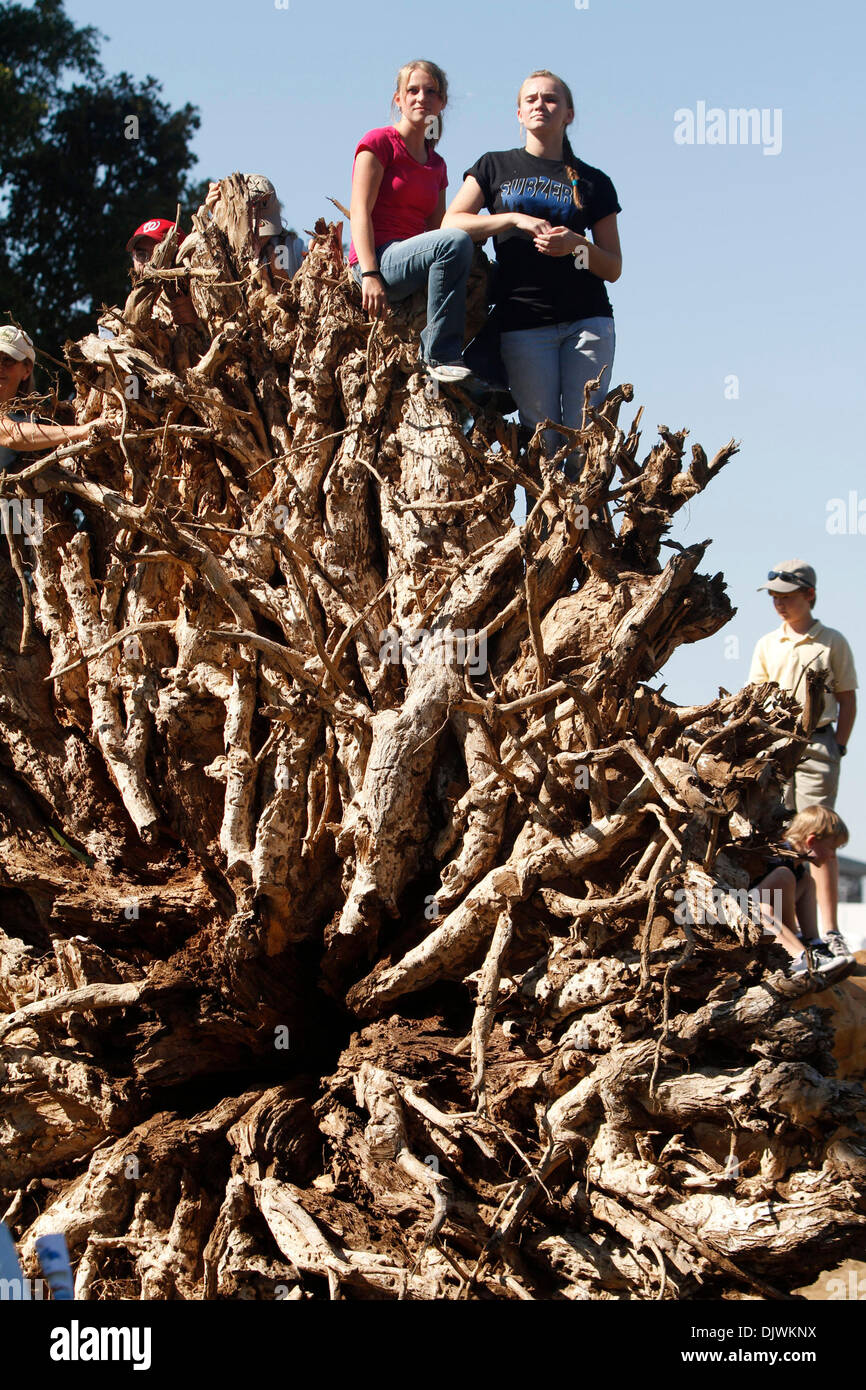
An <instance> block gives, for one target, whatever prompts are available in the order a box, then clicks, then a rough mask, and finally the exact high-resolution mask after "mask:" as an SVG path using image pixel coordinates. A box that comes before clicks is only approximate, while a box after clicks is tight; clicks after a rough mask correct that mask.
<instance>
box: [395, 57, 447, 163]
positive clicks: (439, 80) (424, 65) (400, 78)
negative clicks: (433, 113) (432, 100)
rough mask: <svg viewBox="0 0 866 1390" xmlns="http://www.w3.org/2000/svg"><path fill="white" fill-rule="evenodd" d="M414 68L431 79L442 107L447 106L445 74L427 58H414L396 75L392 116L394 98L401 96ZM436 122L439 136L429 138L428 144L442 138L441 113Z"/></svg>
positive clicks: (436, 64)
mask: <svg viewBox="0 0 866 1390" xmlns="http://www.w3.org/2000/svg"><path fill="white" fill-rule="evenodd" d="M416 68H420V69H421V71H422V72H426V74H427V76H428V77H432V78H433V81H434V82H435V83H436V86H437V87H438V89H439V95H440V97H441V98H442V105H443V107H445V106H447V105H448V78H447V77H446V76H445V73H444V72H443V71H442V69H441V68H440V66H439V64H438V63H431V62H430V59H429V58H415V59H413V61H412V62H411V63H404V64H403V66H402V68H401V69H400V71H399V72H398V73H397V81H396V83H395V84H394V97H393V98H392V100H391V115H392V116H393V114H394V107H395V105H396V98H397V97H398V96H402V95H403V92H404V91H405V90H406V83H407V82H408V81H409V78H410V77H411V76H412V73H413V72H414V71H415V69H416ZM398 109H399V108H398ZM437 120H438V122H439V134H438V135H436V136H431V137H430V143H431V144H433V145H435V144H436V141H437V140H439V139H441V137H442V113H441V112H440V113H439V116H438V117H437Z"/></svg>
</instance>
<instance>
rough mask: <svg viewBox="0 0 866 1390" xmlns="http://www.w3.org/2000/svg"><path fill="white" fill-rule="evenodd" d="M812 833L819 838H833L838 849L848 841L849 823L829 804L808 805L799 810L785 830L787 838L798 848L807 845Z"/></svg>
mask: <svg viewBox="0 0 866 1390" xmlns="http://www.w3.org/2000/svg"><path fill="white" fill-rule="evenodd" d="M810 835H814V836H815V837H816V839H818V840H833V842H834V844H835V846H836V848H837V849H838V848H840V847H841V846H842V845H847V843H848V827H847V825H846V824H845V822H844V821H843V819H842V817H841V816H838V815H837V814H836V812H835V811H831V810H830V808H829V806H807V807H806V808H805V810H803V811H798V812H797V814H796V816H795V817H794V819H793V820H792V821H791V824H790V825H789V826H788V829H787V830H786V831H785V836H786V838H787V839H789V840H790V841H791V844H792V845H794V846H795V847H796V848H797V849H799V848H800V847H801V846H802V845H805V843H806V840H807V838H808V837H809V836H810Z"/></svg>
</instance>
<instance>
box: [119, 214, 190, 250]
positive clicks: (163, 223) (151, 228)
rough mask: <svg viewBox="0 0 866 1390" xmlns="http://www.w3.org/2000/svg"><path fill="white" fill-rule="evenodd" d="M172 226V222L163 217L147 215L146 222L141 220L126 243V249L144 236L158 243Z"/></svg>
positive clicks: (130, 248)
mask: <svg viewBox="0 0 866 1390" xmlns="http://www.w3.org/2000/svg"><path fill="white" fill-rule="evenodd" d="M173 226H174V223H173V222H168V221H167V220H166V219H165V218H164V217H149V218H148V220H147V221H146V222H142V224H141V226H140V227H136V229H135V231H134V232H133V234H132V236H131V237H130V238H129V241H128V242H127V243H126V249H127V251H131V250H132V248H133V246H134V245H135V243H136V242H137V241H139V240H140V239H141V238H142V237H146V238H147V240H148V241H155V242H156V243H157V244H159V242H161V241H162V240H163V238H164V237H166V236H168V234H169V232H170V231H171V229H172V227H173ZM182 240H183V237H181V241H182Z"/></svg>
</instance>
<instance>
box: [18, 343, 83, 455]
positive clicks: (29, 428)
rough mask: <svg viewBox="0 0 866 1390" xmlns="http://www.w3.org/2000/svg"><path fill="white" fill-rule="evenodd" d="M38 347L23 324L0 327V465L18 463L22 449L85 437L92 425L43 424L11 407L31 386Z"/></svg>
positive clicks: (71, 441) (52, 445)
mask: <svg viewBox="0 0 866 1390" xmlns="http://www.w3.org/2000/svg"><path fill="white" fill-rule="evenodd" d="M35 362H36V349H35V348H34V346H33V340H32V338H31V337H30V335H29V334H28V333H25V332H24V330H23V328H16V327H15V325H14V324H11V323H7V324H4V325H3V326H2V327H0V469H3V470H4V471H5V470H6V469H7V468H11V467H12V466H13V465H14V464H15V463H17V455H18V454H19V453H25V454H26V453H32V452H33V451H34V450H38V449H55V448H57V446H58V444H74V443H76V442H77V441H78V440H81V439H86V438H87V436H88V434H89V433H90V429H91V426H90V425H40V424H39V423H38V422H37V421H35V420H31V419H30V417H29V416H28V415H27V414H25V413H23V412H22V411H20V410H15V409H10V407H11V406H12V405H13V402H14V400H15V397H16V396H17V395H19V394H20V393H22V391H25V390H27V389H28V388H29V386H30V383H31V380H32V375H33V366H34V363H35Z"/></svg>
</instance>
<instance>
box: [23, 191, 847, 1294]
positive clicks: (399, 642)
mask: <svg viewBox="0 0 866 1390" xmlns="http://www.w3.org/2000/svg"><path fill="white" fill-rule="evenodd" d="M341 230H342V229H341V226H340V225H326V224H325V223H324V222H320V223H319V224H317V228H316V237H315V242H314V244H313V245H312V247H311V250H310V252H309V255H308V256H307V258H306V261H305V263H304V266H303V268H302V270H301V271H300V272H299V274H298V275H297V276H296V277H295V279H294V280H292V281H291V282H283V283H279V284H276V285H275V284H273V283H271V281H270V279H269V276H268V274H267V272H262V271H261V270H260V269H258V268H257V267H256V265H255V262H254V256H253V248H252V240H251V221H250V210H249V208H248V206H247V204H246V201H245V196H244V186H243V183H242V181H241V180H240V178H239V176H232V178H231V179H229V180H227V181H226V182H225V183H224V185H223V196H222V198H221V200H220V203H219V204H218V208H217V212H216V215H215V217H214V218H213V219H210V218H207V219H202V218H199V219H196V227H195V231H194V240H193V242H192V243H191V247H187V248H185V250H186V252H187V253H188V254H187V259H186V264H187V265H188V267H189V268H190V269H191V272H192V275H191V280H190V284H191V294H192V298H193V301H194V304H195V306H196V310H197V313H198V315H199V323H198V325H194V326H191V327H177V326H175V325H174V324H173V323H171V320H170V316H168V315H166V314H165V312H164V307H165V306H164V302H162V301H160V298H159V294H160V292H161V286H162V283H163V282H162V280H160V279H159V277H158V276H155V277H154V278H152V279H145V281H144V283H143V284H142V285H141V286H140V287H138V288H137V289H136V290H135V291H134V292H133V294H132V296H131V297H130V300H129V301H128V303H127V305H126V308H125V310H124V311H123V314H122V317H121V318H120V319H118V320H116V322H117V323H118V324H120V325H121V327H120V331H119V332H118V335H117V337H116V338H115V339H114V340H113V341H106V340H102V339H99V338H97V337H95V336H91V337H88V338H85V339H83V340H82V341H81V342H79V343H76V344H69V345H68V349H67V355H68V360H69V364H70V368H71V370H72V372H73V375H74V379H75V382H76V389H77V396H76V413H77V416H78V418H79V420H88V419H94V418H95V417H96V416H97V415H99V414H101V413H102V412H103V410H104V409H105V408H106V406H107V408H108V409H109V411H110V412H111V413H112V418H113V425H112V428H111V429H110V430H109V431H105V432H102V437H100V438H94V439H92V440H91V441H90V443H89V444H88V446H87V448H86V449H84V450H81V449H78V450H73V451H62V450H61V451H57V452H56V455H55V456H52V457H51V458H49V459H48V460H47V461H46V460H41V461H39V462H37V463H35V464H32V465H30V466H29V467H26V468H24V469H22V471H20V472H19V473H18V474H13V475H4V478H3V480H2V484H0V486H2V489H3V490H4V491H5V493H6V494H7V496H9V495H18V496H20V497H22V498H25V499H30V501H31V502H33V503H34V504H35V503H39V504H41V507H42V514H43V525H42V532H41V536H35V535H34V536H32V537H29V538H28V541H27V544H25V545H23V546H21V547H20V549H21V551H22V552H23V553H24V555H25V560H28V561H29V566H30V569H31V571H32V572H31V574H30V577H29V578H26V579H25V580H24V587H25V589H26V592H27V598H28V605H24V604H23V603H22V601H21V599H20V597H19V595H20V591H21V588H22V584H21V580H20V577H19V576H18V574H17V572H16V570H15V569H14V568H13V565H12V562H11V561H9V562H7V561H4V562H3V564H2V567H0V583H2V586H3V593H4V600H5V611H6V613H7V622H6V624H5V627H4V631H3V635H2V664H0V778H2V787H3V796H2V799H0V832H2V844H3V853H2V863H0V873H2V878H0V892H2V900H3V908H4V912H3V923H2V932H0V1010H2V1017H0V1076H2V1079H3V1092H2V1101H0V1135H2V1139H3V1149H2V1160H0V1215H2V1214H3V1212H4V1211H5V1213H6V1219H7V1220H8V1222H9V1224H10V1225H11V1227H12V1229H13V1231H14V1233H15V1236H16V1238H17V1240H18V1241H19V1244H20V1247H21V1249H22V1253H23V1256H24V1259H25V1262H32V1259H33V1248H34V1247H33V1242H34V1240H35V1238H36V1236H38V1235H39V1234H40V1233H42V1232H46V1231H56V1230H62V1231H64V1232H65V1233H66V1237H67V1240H68V1242H69V1245H70V1248H71V1251H72V1254H73V1258H74V1260H75V1261H76V1267H77V1274H76V1280H77V1283H76V1288H77V1294H78V1296H79V1297H81V1298H90V1299H100V1298H111V1297H118V1296H123V1297H134V1298H139V1297H143V1298H152V1299H198V1298H217V1299H219V1298H234V1297H244V1298H259V1299H264V1298H274V1297H276V1298H292V1299H306V1298H340V1297H343V1298H349V1299H363V1298H367V1299H383V1298H400V1297H402V1298H413V1299H433V1298H458V1297H464V1298H465V1297H469V1298H478V1299H548V1298H550V1299H584V1298H616V1299H630V1298H637V1299H643V1298H648V1299H655V1298H663V1299H679V1298H690V1299H693V1298H701V1297H711V1298H719V1297H725V1296H728V1295H733V1294H734V1293H737V1292H743V1291H751V1292H752V1293H757V1294H758V1295H759V1296H760V1297H765V1298H784V1297H787V1296H790V1294H791V1291H792V1290H793V1289H794V1288H796V1287H799V1286H800V1285H802V1284H804V1283H806V1282H808V1281H809V1279H810V1278H812V1277H814V1276H815V1275H816V1274H818V1273H819V1272H820V1271H821V1270H822V1269H825V1268H827V1266H828V1264H829V1263H831V1262H833V1261H837V1260H839V1259H841V1258H844V1257H845V1256H846V1255H847V1254H849V1253H850V1252H851V1251H852V1250H853V1249H854V1248H855V1245H856V1243H857V1242H858V1241H860V1240H861V1239H862V1230H863V1225H864V1221H866V1207H864V1194H866V1157H864V1153H866V1150H864V1140H866V1133H864V1129H863V1117H864V1104H863V1092H862V1088H861V1087H860V1086H859V1084H858V1083H856V1082H854V1081H849V1080H841V1079H839V1078H837V1077H836V1076H834V1074H833V1073H834V1063H833V1059H832V1055H831V1049H832V1042H833V1039H832V1030H831V1029H830V1028H829V1027H828V1025H827V1023H826V1019H825V1017H824V1015H823V1014H822V1012H821V1009H820V1004H821V1000H820V998H819V997H818V996H817V995H816V996H814V1002H813V1000H812V999H811V998H810V999H809V1000H804V1007H803V1008H801V1009H800V1010H799V1011H797V1012H794V1011H792V997H793V996H794V995H796V994H798V993H799V994H804V995H805V994H806V993H808V992H810V991H811V989H812V982H810V981H809V980H804V981H803V982H802V983H801V984H800V985H792V982H791V981H790V979H788V978H787V977H786V976H785V974H784V971H783V970H782V967H783V965H784V960H783V958H782V956H781V954H780V953H779V951H778V949H777V948H775V947H773V946H772V945H769V944H767V938H763V939H762V937H761V929H760V926H759V925H757V924H756V921H755V920H754V914H753V913H750V911H749V907H748V901H747V899H746V898H745V894H744V890H745V888H746V887H747V885H748V883H749V881H750V878H751V877H754V875H755V874H756V872H757V871H758V868H759V865H760V864H761V862H762V860H763V858H764V856H765V855H766V852H767V847H768V846H769V845H771V844H772V843H773V842H774V841H775V840H776V839H777V838H778V827H779V819H778V814H777V800H778V792H779V789H780V787H781V786H782V784H783V782H784V780H785V779H786V777H787V776H788V774H789V773H790V771H791V769H792V767H793V765H794V763H795V761H796V758H797V756H798V753H799V750H800V748H801V747H802V743H803V739H804V737H805V735H806V732H807V730H808V728H809V721H810V718H811V719H813V716H812V714H811V707H812V705H814V704H815V700H814V698H813V699H812V701H811V704H810V707H809V709H807V713H806V716H805V717H804V719H803V720H799V719H798V713H797V710H796V709H795V707H794V706H793V704H792V702H791V701H790V699H789V698H788V697H786V696H785V695H783V694H782V693H781V692H779V691H778V690H777V689H776V688H775V687H772V686H764V687H759V688H747V689H746V690H744V691H741V692H739V693H737V694H733V695H729V694H726V693H722V694H721V695H720V697H719V698H718V699H717V700H714V701H711V702H709V703H708V704H706V705H702V706H699V707H692V708H685V707H680V706H677V705H676V704H674V703H673V702H671V701H669V700H668V699H666V698H665V696H664V695H663V693H662V691H661V689H659V688H658V683H657V680H656V678H657V676H658V673H659V672H660V671H661V669H662V667H663V666H664V664H665V662H666V661H667V660H668V658H669V657H670V655H671V654H672V653H673V652H674V651H675V650H676V649H677V648H678V647H679V646H680V645H681V644H682V643H684V642H696V641H699V640H701V639H702V638H704V637H707V636H710V635H711V634H713V633H715V632H717V631H718V630H719V629H720V628H721V627H722V626H723V625H724V624H725V622H727V621H728V619H729V618H730V616H731V614H732V609H731V606H730V602H729V600H728V598H727V594H726V591H725V585H724V582H723V579H722V576H721V575H718V574H717V575H714V576H712V577H710V576H707V575H706V574H703V573H701V572H700V568H699V567H700V565H701V563H702V561H703V557H704V555H705V552H706V549H707V545H708V544H709V542H703V543H701V544H693V545H690V546H686V547H682V546H677V545H674V544H673V543H670V542H666V541H665V540H664V536H665V534H666V532H667V531H668V529H669V527H670V524H671V519H672V518H673V516H674V515H675V514H676V512H677V511H678V510H679V508H680V507H682V506H683V505H684V504H685V503H686V502H688V501H689V500H690V499H691V498H693V497H694V496H696V495H697V494H698V493H699V492H701V491H702V490H703V489H704V488H705V487H706V486H707V485H708V484H709V483H711V482H712V480H713V478H714V477H715V476H716V475H717V473H718V472H719V471H720V469H721V468H722V467H724V466H725V465H726V464H727V463H728V462H729V461H730V459H731V458H732V457H733V455H734V454H735V453H736V446H735V445H734V443H733V442H731V443H730V444H728V445H726V446H725V447H724V448H722V449H720V450H719V451H718V453H717V454H716V455H715V457H714V458H713V459H712V460H711V461H710V460H708V458H707V456H706V455H705V454H704V452H703V450H702V449H701V448H700V446H695V447H693V449H692V452H691V459H690V461H686V459H685V457H684V450H685V431H681V432H673V431H670V430H668V429H666V428H664V427H662V428H661V429H660V432H659V434H660V438H659V442H658V443H657V444H656V445H655V446H653V447H652V448H651V449H650V451H649V453H648V454H647V455H646V456H645V457H644V458H643V459H641V457H640V448H641V444H640V433H639V429H638V424H639V420H640V412H638V413H637V416H636V417H635V418H634V420H633V421H632V423H631V424H628V425H626V424H624V423H620V417H621V416H622V414H623V411H624V409H625V407H626V406H627V405H628V404H629V403H630V401H631V399H632V388H631V386H628V385H625V386H621V387H618V388H617V389H616V390H614V391H612V392H611V393H610V394H609V395H608V397H607V400H606V402H605V404H604V405H603V407H601V408H600V409H590V408H587V410H586V412H585V423H584V427H583V428H582V429H581V430H579V431H567V430H563V431H562V435H563V441H562V449H561V450H560V453H561V455H562V456H564V455H565V454H566V453H569V452H575V451H576V453H577V455H578V458H579V460H580V473H579V478H578V481H577V482H576V483H569V482H567V481H566V479H565V477H564V475H563V473H562V472H561V471H560V468H559V466H558V461H557V460H554V461H548V460H546V459H545V458H544V457H543V455H542V452H541V442H540V432H539V434H538V435H537V436H536V437H533V438H532V439H531V440H530V439H526V438H524V437H523V435H522V432H520V431H519V430H518V429H517V427H516V426H515V425H514V424H513V423H509V422H508V421H507V420H505V419H504V418H503V417H502V416H501V415H499V414H498V413H497V411H496V409H495V402H491V401H490V400H486V401H485V399H484V398H479V397H478V396H474V395H472V394H470V393H469V392H468V391H466V390H463V389H461V388H457V387H455V388H447V389H445V388H442V389H439V388H437V387H435V384H434V383H432V382H430V381H428V380H427V379H426V378H425V376H424V375H423V373H422V372H421V371H420V370H419V367H418V362H417V330H418V327H419V324H420V323H421V315H422V314H423V305H422V303H421V301H420V298H419V297H417V296H416V297H415V298H414V299H413V300H411V301H409V303H408V304H407V305H405V306H402V307H400V308H399V309H398V310H395V311H394V312H393V313H392V314H391V316H390V317H389V318H388V319H387V320H386V321H385V322H383V323H379V324H375V325H373V326H372V327H371V326H370V325H369V324H368V323H367V322H366V321H365V319H364V316H363V314H362V311H361V308H360V301H359V296H358V294H357V293H356V291H355V289H354V285H353V282H352V281H351V277H350V276H349V274H348V271H347V268H346V266H345V264H344V261H343V255H342V250H341ZM172 254H173V248H169V249H168V250H167V251H166V253H165V255H164V256H163V257H162V258H161V261H160V264H159V265H156V266H155V267H154V270H155V271H165V270H166V269H167V268H170V265H171V256H172ZM479 255H480V253H479ZM163 262H165V264H163ZM472 286H473V290H472V296H471V315H470V317H471V319H472V320H473V323H472V325H471V328H474V327H476V326H477V321H478V314H479V309H480V310H481V312H483V294H484V280H483V269H482V267H481V265H480V264H479V265H478V266H477V267H476V270H475V272H474V275H473V282H472ZM161 303H162V307H160V306H161ZM517 487H524V488H525V490H526V493H527V501H528V517H527V519H526V521H525V522H524V523H522V524H517V523H516V522H515V520H514V518H513V516H512V512H513V508H514V501H515V491H516V488H517ZM664 547H667V549H665V548H664ZM19 569H20V566H19ZM27 606H31V607H32V615H33V618H32V630H31V631H30V633H29V634H28V633H27V632H26V631H25V630H24V622H25V608H26V607H27ZM22 636H23V637H24V638H25V639H26V640H25V642H24V650H23V651H22V650H19V647H20V645H21V641H22Z"/></svg>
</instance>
